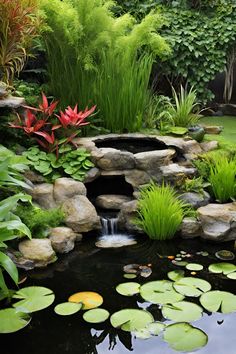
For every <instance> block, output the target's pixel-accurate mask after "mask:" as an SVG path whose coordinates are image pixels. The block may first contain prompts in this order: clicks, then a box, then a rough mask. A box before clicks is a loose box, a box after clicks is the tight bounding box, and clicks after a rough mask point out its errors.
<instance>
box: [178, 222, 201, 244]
mask: <svg viewBox="0 0 236 354" xmlns="http://www.w3.org/2000/svg"><path fill="white" fill-rule="evenodd" d="M180 234H181V237H182V238H186V239H188V238H195V237H199V236H201V234H202V227H201V223H200V222H199V221H198V220H197V219H196V218H193V217H186V218H184V219H183V221H182V224H181V226H180Z"/></svg>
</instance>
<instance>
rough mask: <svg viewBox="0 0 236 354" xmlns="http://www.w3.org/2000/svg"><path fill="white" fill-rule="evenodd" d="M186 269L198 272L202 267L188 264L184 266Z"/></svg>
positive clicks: (196, 264)
mask: <svg viewBox="0 0 236 354" xmlns="http://www.w3.org/2000/svg"><path fill="white" fill-rule="evenodd" d="M186 269H188V270H194V271H198V270H202V269H203V265H201V264H198V263H189V264H187V265H186Z"/></svg>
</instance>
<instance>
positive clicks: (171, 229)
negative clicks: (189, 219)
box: [136, 183, 188, 241]
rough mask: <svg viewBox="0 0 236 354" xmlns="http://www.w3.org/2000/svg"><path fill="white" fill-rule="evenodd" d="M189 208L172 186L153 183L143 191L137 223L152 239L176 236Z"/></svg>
mask: <svg viewBox="0 0 236 354" xmlns="http://www.w3.org/2000/svg"><path fill="white" fill-rule="evenodd" d="M187 210H188V205H187V204H186V203H184V202H183V201H181V200H180V199H178V197H177V194H176V192H175V191H174V189H173V188H172V187H171V186H169V185H164V184H162V186H158V185H155V184H154V183H151V184H150V185H149V186H147V188H145V189H143V190H142V191H141V194H140V198H139V203H138V218H137V220H136V223H137V224H138V226H140V227H141V228H142V230H143V231H144V232H145V233H146V234H147V235H148V236H149V237H150V238H151V239H153V240H160V241H163V240H168V239H171V238H173V237H174V235H175V233H176V231H177V230H178V228H179V226H180V224H181V222H182V220H183V217H184V216H185V215H186V213H187Z"/></svg>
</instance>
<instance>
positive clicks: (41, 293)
mask: <svg viewBox="0 0 236 354" xmlns="http://www.w3.org/2000/svg"><path fill="white" fill-rule="evenodd" d="M13 298H14V299H22V300H20V301H18V302H16V303H15V304H13V306H14V307H15V308H16V309H17V311H19V312H26V313H28V312H35V311H40V310H43V309H45V308H46V307H48V306H50V305H51V304H52V303H53V301H54V300H55V295H54V293H53V291H52V290H50V289H48V288H44V287H42V286H29V287H27V288H23V289H20V290H18V291H17V292H16V293H15V295H14V296H13Z"/></svg>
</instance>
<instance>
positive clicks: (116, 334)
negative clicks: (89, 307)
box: [0, 238, 236, 354]
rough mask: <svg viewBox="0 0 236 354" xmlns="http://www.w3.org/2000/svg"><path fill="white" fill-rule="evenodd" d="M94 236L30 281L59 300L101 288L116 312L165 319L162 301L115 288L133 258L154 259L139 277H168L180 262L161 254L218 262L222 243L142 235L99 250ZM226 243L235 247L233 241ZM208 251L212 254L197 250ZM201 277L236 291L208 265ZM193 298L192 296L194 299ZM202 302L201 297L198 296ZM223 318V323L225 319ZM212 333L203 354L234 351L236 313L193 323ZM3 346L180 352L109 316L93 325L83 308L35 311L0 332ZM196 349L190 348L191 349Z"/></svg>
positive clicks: (30, 353)
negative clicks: (12, 329)
mask: <svg viewBox="0 0 236 354" xmlns="http://www.w3.org/2000/svg"><path fill="white" fill-rule="evenodd" d="M94 243H95V239H90V240H88V241H87V242H84V243H82V244H81V245H78V248H77V249H76V251H75V252H72V253H70V254H68V255H66V256H63V257H62V258H61V259H60V261H59V262H58V263H55V264H54V265H52V266H50V267H48V268H47V269H45V270H37V271H33V272H29V273H28V279H29V280H28V284H26V283H25V284H24V285H25V286H27V285H29V284H32V285H41V286H46V287H49V288H51V289H52V290H53V291H54V292H55V294H56V303H55V304H57V303H60V302H64V301H66V300H67V298H68V297H69V296H70V295H71V294H73V293H75V292H78V291H86V290H87V291H89V290H91V291H96V292H98V293H100V294H101V295H102V296H103V297H104V304H103V306H102V307H104V308H106V309H108V310H109V311H110V313H111V314H112V313H114V312H116V311H118V310H120V309H123V308H144V309H147V310H148V311H150V312H151V313H152V315H153V316H154V318H155V319H156V320H158V321H165V323H171V322H170V321H166V320H164V318H163V317H162V314H161V311H160V309H159V307H158V306H157V305H152V304H150V303H148V302H145V301H144V300H142V299H141V298H140V297H139V296H134V297H123V296H121V295H119V294H117V293H116V291H115V286H116V285H117V284H119V283H120V282H124V281H125V279H124V278H123V271H122V269H123V266H124V265H126V264H130V263H138V264H149V263H150V264H152V270H153V272H152V275H151V276H150V278H148V279H144V278H143V279H141V278H138V280H137V281H138V282H141V283H145V282H147V281H149V280H150V281H151V280H158V279H166V274H167V272H168V271H170V270H173V269H176V267H175V266H174V265H173V264H172V263H171V261H170V260H168V259H167V258H163V259H162V258H160V257H159V256H158V254H159V255H162V256H166V255H175V254H177V253H179V251H180V250H184V251H186V252H188V253H192V254H194V257H193V259H191V262H192V260H193V261H194V262H197V263H201V264H203V265H204V266H205V269H206V267H207V265H208V264H210V263H212V262H213V261H215V260H216V259H215V257H214V253H215V251H216V250H218V249H220V246H219V245H209V244H206V243H203V242H199V241H193V240H192V241H191V242H190V241H171V242H168V243H159V244H158V243H155V242H151V241H147V240H145V239H142V238H141V239H140V240H139V243H138V244H137V245H134V246H131V247H127V248H124V249H119V250H100V249H97V248H95V247H94ZM223 248H226V249H232V248H233V245H232V244H231V243H230V244H228V245H224V247H223ZM202 250H207V251H208V252H209V254H210V256H209V257H202V256H198V255H196V252H198V251H202ZM201 277H202V278H204V279H206V280H208V281H209V282H210V283H211V284H212V285H213V289H219V290H225V291H231V292H233V293H235V294H236V287H235V285H236V282H235V281H232V280H227V279H225V277H223V276H218V275H217V276H216V275H213V274H209V273H208V272H207V271H206V270H205V271H202V272H201ZM191 301H192V300H191ZM193 301H194V302H196V303H197V302H198V300H197V299H194V300H193ZM222 321H223V322H222ZM193 325H194V326H195V327H198V328H200V329H202V330H203V331H204V332H206V334H207V335H208V337H209V341H208V344H207V345H206V346H205V347H204V348H201V349H200V350H198V351H197V353H198V354H213V353H214V354H235V353H236V348H235V341H234V339H235V327H236V314H235V313H233V314H230V315H223V314H219V313H216V314H206V313H204V316H203V317H202V318H201V319H200V320H198V321H195V322H193ZM0 339H1V346H2V348H6V350H5V352H6V353H7V354H108V353H109V354H111V353H112V354H128V353H129V352H131V351H132V352H133V353H135V354H174V353H175V354H176V353H177V352H176V351H174V350H172V349H170V348H169V347H168V345H167V343H165V342H164V341H163V340H162V339H161V338H160V337H152V338H150V339H148V340H141V339H136V338H135V337H134V336H131V334H130V333H128V332H124V331H121V330H116V329H114V328H112V327H111V325H110V323H109V321H106V322H105V323H103V324H99V325H96V326H90V325H89V324H87V323H85V322H84V321H83V319H82V316H81V313H80V312H79V313H78V314H75V315H73V316H70V317H60V316H57V315H56V314H55V313H54V312H53V307H50V308H48V309H47V310H45V311H41V312H38V313H36V314H34V315H33V320H32V322H31V324H30V325H29V326H28V327H27V328H26V329H24V330H22V331H19V332H17V333H14V334H9V335H0ZM189 354H191V353H189Z"/></svg>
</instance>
